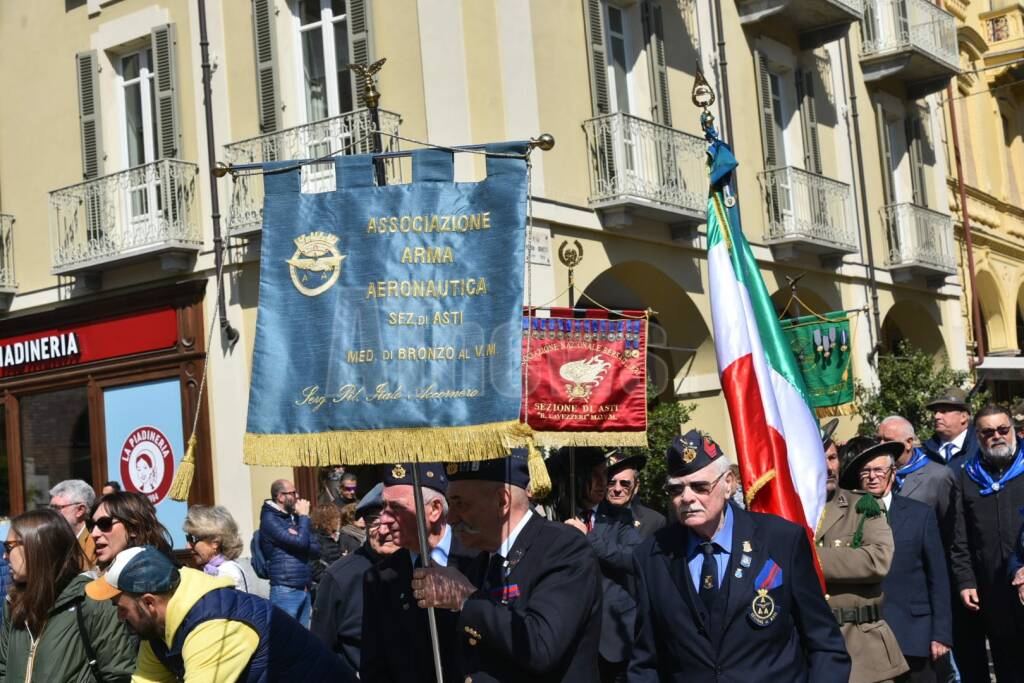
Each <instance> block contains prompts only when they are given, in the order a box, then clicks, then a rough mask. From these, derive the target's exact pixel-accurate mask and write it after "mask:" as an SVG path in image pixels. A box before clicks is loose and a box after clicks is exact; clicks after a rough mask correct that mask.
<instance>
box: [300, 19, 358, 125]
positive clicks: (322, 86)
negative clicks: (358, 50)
mask: <svg viewBox="0 0 1024 683" xmlns="http://www.w3.org/2000/svg"><path fill="white" fill-rule="evenodd" d="M296 9H297V12H296V14H297V16H298V20H299V39H300V45H301V49H302V84H303V90H304V96H305V106H306V121H307V122H312V121H319V120H321V119H325V118H329V117H332V116H337V115H339V114H342V113H344V112H348V111H352V110H353V109H354V106H353V101H354V98H353V93H352V77H351V74H350V72H349V71H348V70H346V69H345V68H344V67H345V66H346V65H347V64H348V63H349V61H350V57H349V38H348V30H349V29H348V25H347V23H348V15H347V13H346V7H345V0H298V3H297V7H296Z"/></svg>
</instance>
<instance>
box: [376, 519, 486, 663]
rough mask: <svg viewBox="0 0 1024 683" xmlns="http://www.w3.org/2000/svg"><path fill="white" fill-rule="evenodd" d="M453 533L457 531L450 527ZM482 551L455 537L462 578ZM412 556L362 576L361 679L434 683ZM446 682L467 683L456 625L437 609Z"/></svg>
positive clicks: (453, 552)
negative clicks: (457, 647) (461, 669)
mask: <svg viewBox="0 0 1024 683" xmlns="http://www.w3.org/2000/svg"><path fill="white" fill-rule="evenodd" d="M448 533H450V534H453V533H454V532H453V531H452V529H451V528H450V527H449V529H448ZM479 554H480V553H479V551H473V550H469V549H468V548H465V547H464V546H463V545H462V544H461V543H459V539H458V537H453V538H452V544H451V547H450V548H449V552H448V566H449V567H455V568H456V569H458V570H459V571H461V572H462V573H463V574H465V573H466V572H467V568H468V567H469V566H470V565H471V563H472V562H473V560H475V559H476V558H477V556H478V555H479ZM412 565H413V562H412V555H411V554H410V553H409V551H408V550H406V549H404V548H403V549H401V550H399V551H398V552H396V553H394V554H392V555H389V556H387V557H385V558H383V559H382V560H381V561H380V562H379V563H378V564H377V565H376V566H374V567H371V568H370V569H369V570H368V571H367V572H366V573H365V574H364V575H363V615H362V616H363V628H362V652H361V654H360V662H359V678H360V680H363V681H373V683H406V682H408V683H418V682H420V681H422V682H423V683H435V682H436V680H437V679H436V677H435V675H434V656H433V648H432V645H431V642H430V630H429V626H428V623H427V610H425V609H421V608H420V607H419V606H418V605H417V604H416V600H415V598H413V595H412V569H413V566H412ZM434 615H435V618H436V619H437V630H438V636H439V639H440V646H441V665H442V669H443V671H444V679H445V681H448V682H452V683H463V681H464V680H465V677H464V676H459V675H458V665H457V664H456V662H455V660H454V656H453V655H454V651H455V644H454V640H455V622H456V619H457V618H458V617H457V615H456V613H455V612H452V611H450V610H443V609H436V610H434Z"/></svg>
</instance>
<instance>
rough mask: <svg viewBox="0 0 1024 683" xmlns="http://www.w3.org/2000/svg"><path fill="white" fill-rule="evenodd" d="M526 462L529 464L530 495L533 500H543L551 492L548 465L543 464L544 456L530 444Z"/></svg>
mask: <svg viewBox="0 0 1024 683" xmlns="http://www.w3.org/2000/svg"><path fill="white" fill-rule="evenodd" d="M527 463H528V464H529V466H530V497H531V498H533V499H534V500H543V499H545V498H547V497H548V494H549V493H551V477H550V476H549V475H548V466H547V465H546V464H544V458H543V457H542V456H541V454H540V451H538V450H537V448H536V446H530V457H529V460H528V461H527Z"/></svg>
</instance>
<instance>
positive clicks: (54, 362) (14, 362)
mask: <svg viewBox="0 0 1024 683" xmlns="http://www.w3.org/2000/svg"><path fill="white" fill-rule="evenodd" d="M177 337H178V316H177V314H176V312H175V310H174V309H173V308H161V309H158V310H155V311H147V312H145V313H137V314H131V315H122V316H117V317H114V318H106V319H104V320H97V321H95V322H86V323H79V324H75V325H68V326H66V327H58V328H54V329H51V330H41V331H38V332H32V333H29V334H25V335H22V336H19V337H10V338H7V339H0V379H4V378H10V377H17V376H20V375H27V374H31V373H33V372H42V371H44V370H53V369H55V368H63V367H71V366H75V365H83V364H85V363H93V362H95V361H100V360H106V359H109V358H118V357H120V356H131V355H134V354H137V353H144V352H146V351H158V350H160V349H168V348H172V347H173V346H174V344H175V343H176V341H177Z"/></svg>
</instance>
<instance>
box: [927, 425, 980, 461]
mask: <svg viewBox="0 0 1024 683" xmlns="http://www.w3.org/2000/svg"><path fill="white" fill-rule="evenodd" d="M939 443H940V440H939V436H938V434H932V437H931V438H930V439H928V440H927V441H925V442H924V443H923V444H921V448H923V449H924V451H925V452H926V453H927V454H928V456H929V457H930V458H932V459H933V460H935V461H937V462H940V463H946V464H947V465H949V466H950V467H951V468H953V469H954V470H959V469H960V468H962V467H963V466H964V463H966V462H967V461H968V460H970V459H971V458H973V457H974V456H976V455H977V454H978V450H979V448H978V435H977V434H975V433H974V425H973V424H972V425H968V426H967V436H965V437H964V447H963V448H961V449H960V452H959V453H957V454H956V455H954V456H953V459H952V460H950V461H949V462H946V456H944V455H943V454H942V453H940V452H939Z"/></svg>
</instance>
